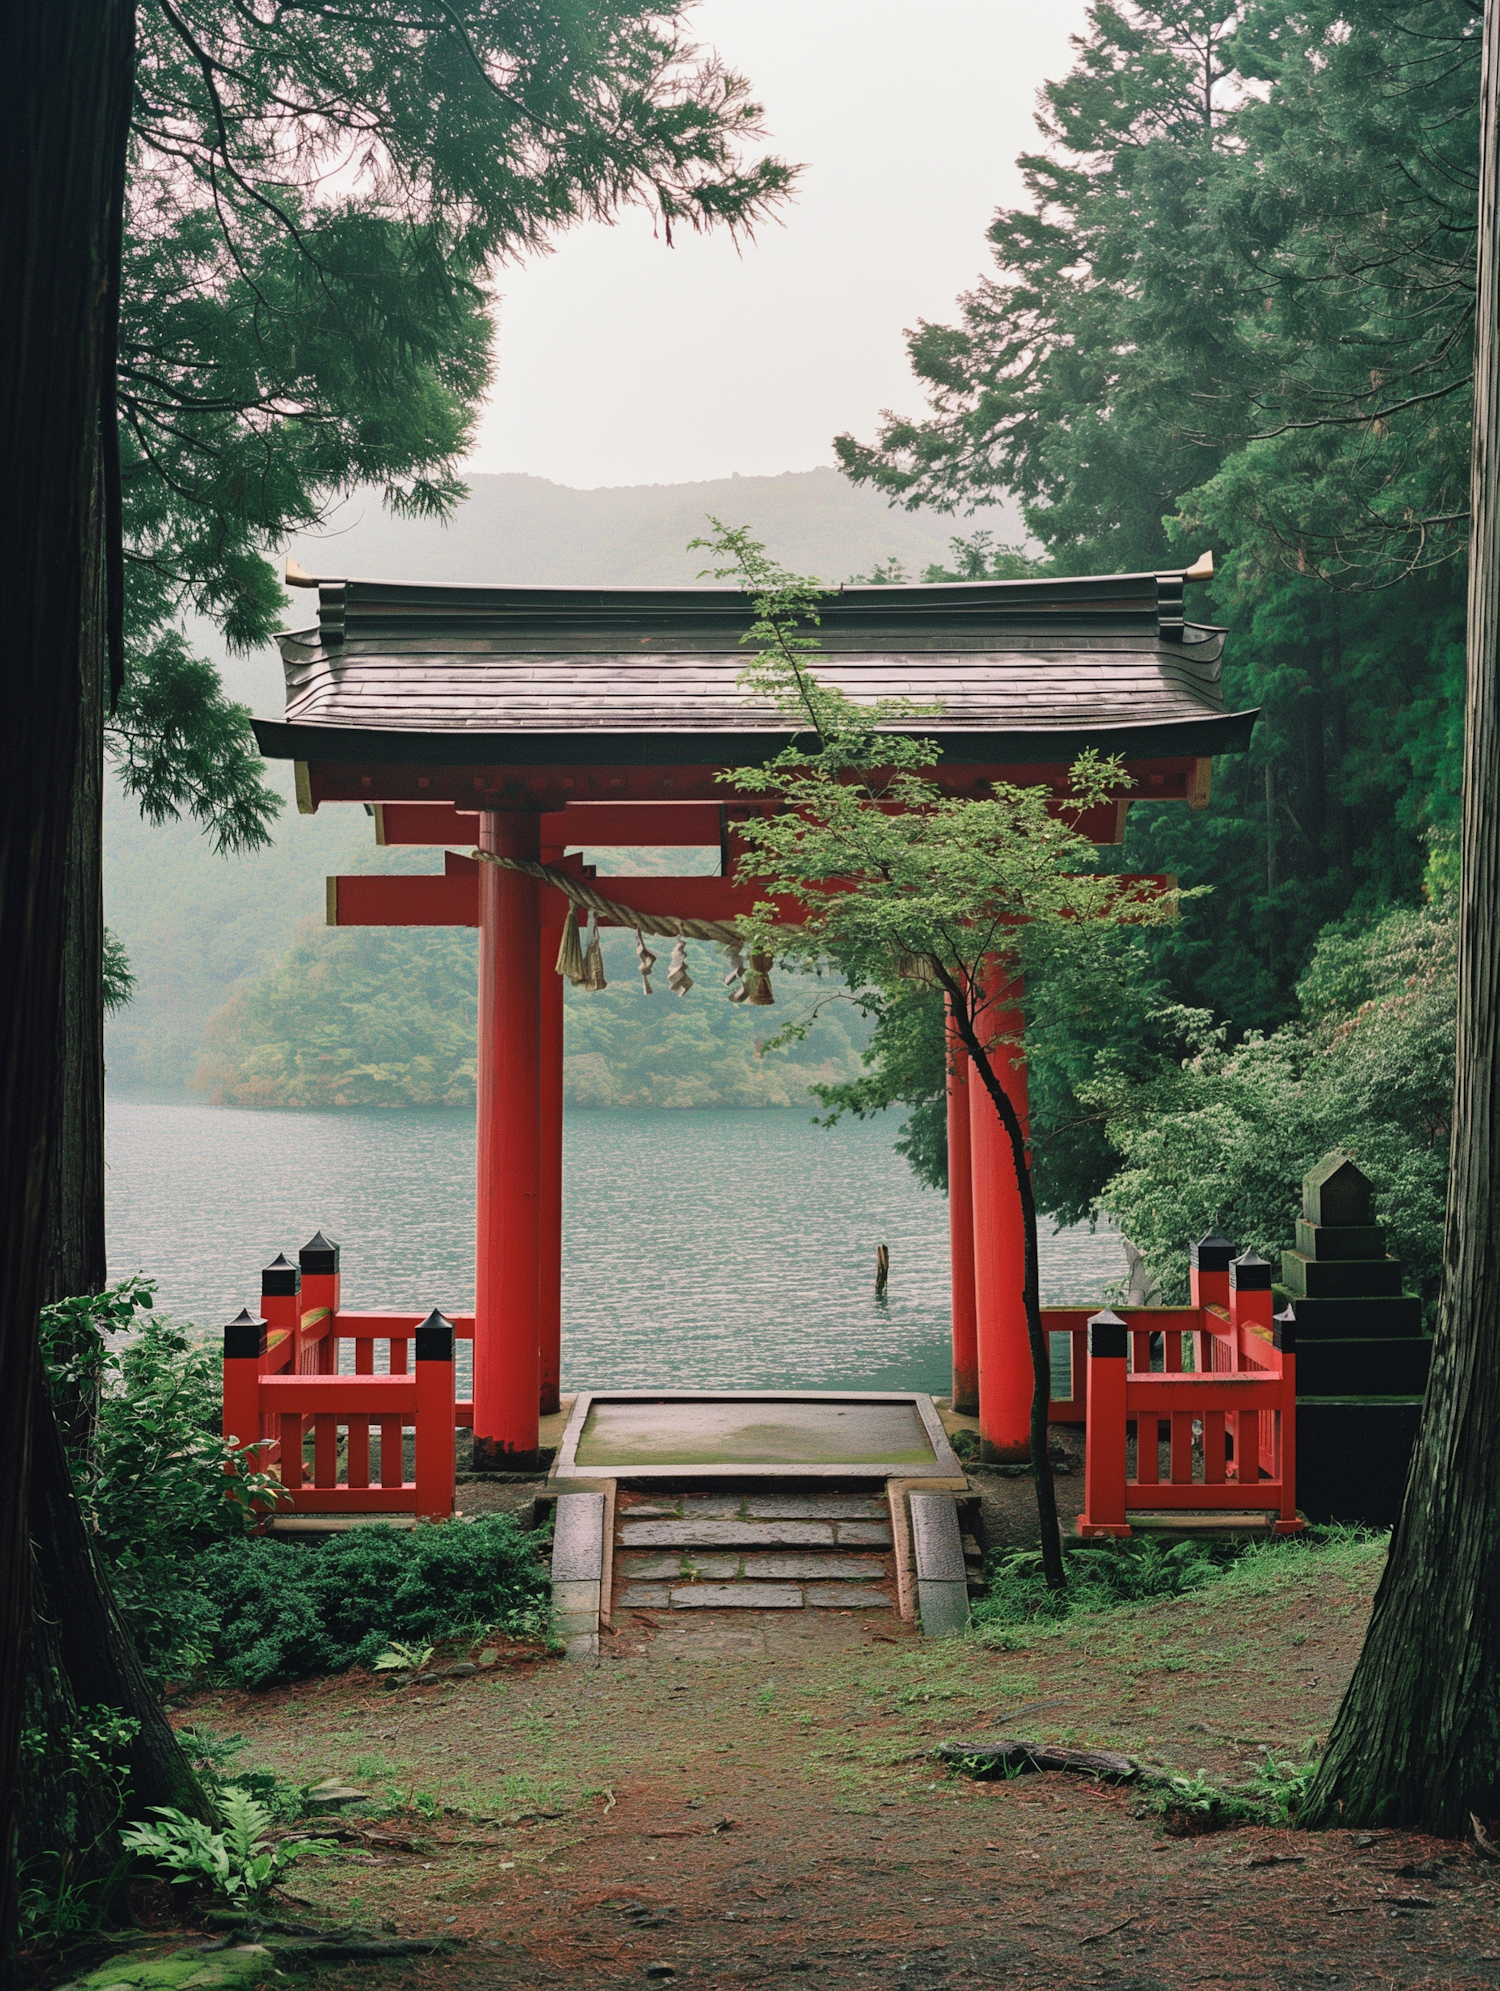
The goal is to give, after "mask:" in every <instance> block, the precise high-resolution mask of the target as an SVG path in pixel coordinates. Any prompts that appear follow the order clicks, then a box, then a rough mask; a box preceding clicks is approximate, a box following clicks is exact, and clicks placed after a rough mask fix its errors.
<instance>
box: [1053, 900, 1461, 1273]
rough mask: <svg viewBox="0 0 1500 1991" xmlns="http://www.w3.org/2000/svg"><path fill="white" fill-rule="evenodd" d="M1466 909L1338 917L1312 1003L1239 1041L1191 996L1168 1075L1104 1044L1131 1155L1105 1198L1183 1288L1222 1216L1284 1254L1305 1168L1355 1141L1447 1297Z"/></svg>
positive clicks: (1106, 1085)
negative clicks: (1451, 1128) (1129, 1061)
mask: <svg viewBox="0 0 1500 1991" xmlns="http://www.w3.org/2000/svg"><path fill="white" fill-rule="evenodd" d="M1456 964H1457V922H1456V920H1455V918H1454V914H1453V908H1452V906H1451V904H1449V903H1446V902H1443V901H1441V900H1440V901H1439V903H1437V904H1435V905H1431V906H1425V907H1420V908H1400V909H1398V910H1396V911H1394V912H1389V913H1387V914H1385V915H1384V916H1383V917H1381V918H1380V919H1377V920H1374V921H1368V922H1364V921H1361V922H1351V923H1349V924H1347V925H1345V926H1343V927H1340V928H1336V929H1332V930H1330V931H1328V932H1326V933H1325V934H1324V935H1323V936H1322V938H1321V939H1320V940H1319V942H1318V946H1317V949H1316V951H1315V953H1314V955H1313V959H1312V962H1311V964H1310V966H1309V967H1308V970H1307V972H1306V974H1305V975H1304V976H1303V978H1302V980H1301V982H1300V983H1299V984H1298V991H1297V992H1298V999H1299V1002H1300V1005H1301V1015H1300V1016H1299V1017H1298V1018H1297V1019H1296V1020H1295V1021H1293V1022H1291V1023H1287V1024H1284V1025H1283V1026H1282V1028H1281V1029H1279V1030H1277V1031H1275V1032H1273V1033H1272V1034H1271V1035H1270V1036H1259V1035H1256V1034H1254V1033H1252V1034H1251V1035H1250V1036H1248V1037H1246V1038H1245V1039H1244V1040H1243V1041H1242V1042H1241V1043H1239V1044H1234V1045H1231V1044H1229V1043H1228V1042H1227V1041H1226V1033H1225V1032H1224V1031H1223V1030H1222V1029H1219V1028H1216V1027H1214V1026H1213V1025H1212V1023H1211V1019H1210V1018H1209V1017H1208V1016H1207V1015H1206V1014H1205V1013H1203V1012H1201V1011H1188V1010H1178V1011H1175V1012H1173V1015H1174V1016H1175V1017H1176V1019H1177V1022H1178V1025H1179V1028H1180V1035H1181V1039H1182V1043H1181V1054H1180V1058H1179V1061H1178V1062H1175V1063H1173V1062H1170V1061H1166V1060H1163V1061H1162V1062H1161V1063H1160V1065H1159V1066H1158V1068H1157V1070H1156V1072H1155V1075H1154V1076H1152V1075H1143V1074H1142V1072H1141V1071H1140V1070H1139V1069H1138V1068H1136V1067H1134V1066H1132V1067H1130V1068H1128V1069H1127V1068H1126V1067H1125V1066H1123V1065H1121V1066H1119V1068H1116V1067H1115V1065H1114V1064H1112V1063H1111V1061H1110V1058H1109V1057H1108V1056H1106V1057H1104V1058H1101V1060H1100V1061H1099V1063H1098V1064H1097V1066H1096V1068H1095V1076H1094V1078H1093V1080H1092V1081H1091V1082H1089V1083H1088V1084H1086V1085H1083V1086H1081V1087H1080V1088H1079V1092H1080V1097H1081V1098H1082V1099H1083V1100H1084V1101H1085V1103H1086V1104H1087V1105H1088V1106H1089V1107H1090V1108H1091V1109H1092V1110H1093V1111H1095V1112H1097V1113H1100V1114H1102V1115H1103V1116H1104V1118H1105V1120H1106V1123H1107V1138H1108V1140H1109V1142H1110V1144H1111V1145H1112V1146H1113V1147H1114V1149H1115V1150H1116V1151H1117V1153H1118V1154H1119V1156H1120V1158H1121V1165H1120V1167H1119V1168H1118V1169H1117V1170H1116V1172H1115V1174H1114V1175H1113V1176H1112V1177H1111V1179H1110V1180H1109V1181H1108V1182H1107V1183H1106V1184H1105V1186H1104V1190H1103V1193H1102V1194H1101V1196H1100V1199H1099V1202H1100V1206H1101V1207H1102V1208H1103V1209H1106V1210H1108V1212H1109V1214H1110V1216H1111V1217H1112V1218H1113V1219H1114V1221H1115V1222H1116V1223H1117V1224H1118V1225H1119V1226H1120V1228H1121V1229H1122V1230H1123V1231H1124V1232H1125V1233H1126V1235H1127V1236H1128V1237H1130V1238H1131V1239H1132V1240H1133V1241H1134V1242H1135V1243H1136V1244H1137V1245H1139V1247H1140V1248H1141V1250H1142V1251H1143V1252H1144V1253H1145V1256H1146V1260H1147V1263H1148V1264H1149V1265H1150V1267H1151V1270H1152V1271H1153V1272H1154V1273H1155V1274H1156V1275H1157V1277H1158V1278H1159V1279H1160V1280H1161V1282H1162V1291H1163V1297H1164V1298H1165V1299H1166V1300H1167V1301H1168V1302H1169V1303H1171V1302H1175V1301H1180V1300H1183V1299H1185V1298H1186V1297H1187V1245H1188V1241H1189V1239H1191V1238H1194V1237H1199V1236H1201V1235H1202V1234H1203V1232H1205V1231H1207V1230H1215V1229H1217V1230H1221V1231H1223V1233H1224V1234H1225V1235H1226V1236H1228V1237H1231V1238H1233V1239H1234V1240H1235V1242H1236V1243H1237V1244H1239V1245H1241V1246H1242V1247H1243V1246H1253V1247H1254V1248H1255V1249H1256V1250H1257V1251H1259V1252H1261V1253H1262V1254H1263V1255H1264V1256H1265V1257H1267V1258H1269V1259H1270V1260H1271V1261H1272V1263H1273V1264H1274V1263H1276V1261H1277V1256H1278V1253H1279V1250H1280V1247H1281V1246H1282V1245H1284V1244H1287V1243H1289V1242H1290V1241H1291V1236H1292V1228H1293V1218H1294V1216H1295V1215H1296V1212H1297V1209H1298V1207H1299V1204H1300V1194H1301V1182H1302V1177H1303V1175H1304V1173H1305V1172H1306V1171H1307V1170H1308V1169H1309V1168H1311V1167H1312V1165H1313V1164H1314V1163H1315V1162H1316V1161H1317V1160H1318V1159H1319V1158H1320V1157H1321V1156H1322V1155H1324V1154H1326V1153H1327V1152H1328V1150H1329V1149H1330V1148H1334V1147H1343V1148H1346V1149H1347V1150H1348V1151H1349V1153H1350V1154H1352V1155H1353V1157H1354V1159H1355V1160H1356V1161H1357V1162H1358V1163H1359V1165H1360V1167H1361V1168H1363V1169H1364V1171H1365V1173H1366V1174H1367V1175H1368V1176H1369V1177H1370V1179H1371V1181H1372V1182H1373V1183H1374V1185H1375V1192H1376V1208H1377V1214H1378V1216H1379V1218H1380V1221H1381V1222H1382V1223H1383V1224H1385V1225H1386V1227H1387V1230H1388V1233H1389V1237H1390V1248H1391V1250H1392V1251H1393V1252H1395V1253H1396V1254H1397V1256H1399V1257H1400V1258H1401V1259H1402V1260H1403V1261H1404V1264H1405V1267H1406V1274H1407V1278H1408V1280H1409V1281H1410V1283H1411V1284H1412V1285H1413V1287H1414V1288H1415V1289H1416V1290H1418V1291H1420V1292H1422V1293H1423V1294H1424V1296H1425V1297H1427V1298H1429V1299H1430V1298H1431V1297H1432V1295H1433V1293H1434V1292H1435V1290H1436V1285H1437V1279H1438V1274H1439V1271H1440V1269H1441V1264H1442V1233H1443V1207H1444V1199H1445V1196H1446V1192H1447V1167H1448V1116H1449V1113H1450V1110H1451V1103H1452V1098H1453V1057H1454V1032H1455V1014H1456V1006H1457V980H1456Z"/></svg>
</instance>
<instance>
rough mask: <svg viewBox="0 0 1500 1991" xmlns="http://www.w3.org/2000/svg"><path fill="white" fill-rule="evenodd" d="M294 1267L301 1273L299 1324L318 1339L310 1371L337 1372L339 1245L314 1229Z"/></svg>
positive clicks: (326, 1373)
mask: <svg viewBox="0 0 1500 1991" xmlns="http://www.w3.org/2000/svg"><path fill="white" fill-rule="evenodd" d="M297 1268H298V1270H299V1271H300V1272H301V1274H302V1312H301V1315H300V1325H301V1328H302V1331H303V1332H304V1334H311V1335H312V1336H314V1337H315V1339H316V1343H317V1347H316V1359H315V1360H314V1361H313V1362H310V1363H309V1364H308V1368H309V1372H310V1373H312V1374H316V1375H319V1376H334V1375H337V1374H338V1366H339V1345H338V1336H337V1326H338V1311H339V1288H340V1279H339V1248H338V1246H337V1245H336V1244H335V1243H334V1242H333V1241H332V1239H331V1238H326V1237H324V1235H323V1233H322V1232H321V1231H314V1232H313V1234H312V1236H311V1237H310V1238H309V1239H308V1240H307V1243H306V1244H305V1245H303V1247H302V1249H301V1250H300V1251H299V1252H298V1253H297ZM325 1321H326V1323H327V1325H326V1326H325V1325H324V1323H325Z"/></svg>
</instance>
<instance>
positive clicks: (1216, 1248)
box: [1188, 1231, 1235, 1308]
mask: <svg viewBox="0 0 1500 1991" xmlns="http://www.w3.org/2000/svg"><path fill="white" fill-rule="evenodd" d="M1234 1255H1235V1253H1234V1246H1233V1245H1232V1244H1231V1243H1230V1242H1229V1239H1228V1238H1227V1237H1219V1236H1218V1235H1217V1234H1216V1233H1214V1232H1212V1231H1210V1232H1209V1234H1208V1235H1207V1236H1206V1237H1200V1238H1199V1239H1198V1242H1197V1243H1196V1244H1191V1245H1189V1246H1188V1279H1189V1281H1190V1283H1191V1286H1192V1304H1193V1305H1194V1306H1195V1307H1225V1308H1227V1307H1228V1305H1229V1266H1230V1262H1231V1260H1232V1259H1233V1258H1234Z"/></svg>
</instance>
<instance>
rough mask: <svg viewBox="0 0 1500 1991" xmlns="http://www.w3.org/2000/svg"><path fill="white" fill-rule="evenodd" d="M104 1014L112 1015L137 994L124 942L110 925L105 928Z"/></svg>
mask: <svg viewBox="0 0 1500 1991" xmlns="http://www.w3.org/2000/svg"><path fill="white" fill-rule="evenodd" d="M103 981H104V1014H105V1015H106V1016H112V1015H113V1014H114V1013H115V1011H116V1010H117V1009H123V1008H124V1007H125V1005H126V1003H128V1002H129V1001H130V999H131V997H132V996H133V995H134V994H135V975H134V973H133V972H132V970H131V966H130V956H129V955H128V954H127V953H126V952H125V947H124V943H123V942H122V941H121V939H120V937H119V935H118V934H116V933H111V932H110V930H109V928H108V927H105V929H104V974H103Z"/></svg>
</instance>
